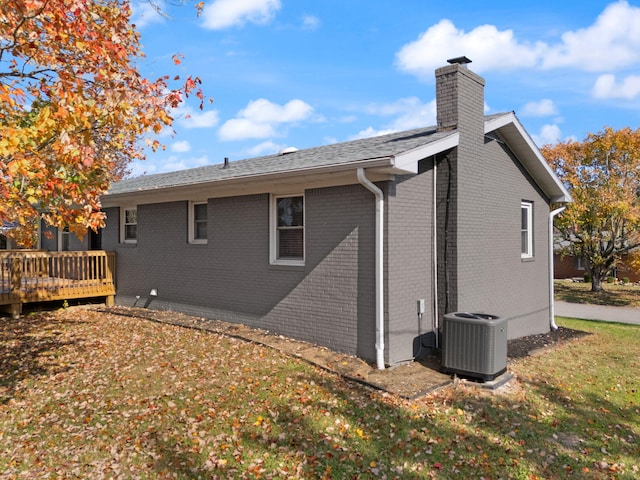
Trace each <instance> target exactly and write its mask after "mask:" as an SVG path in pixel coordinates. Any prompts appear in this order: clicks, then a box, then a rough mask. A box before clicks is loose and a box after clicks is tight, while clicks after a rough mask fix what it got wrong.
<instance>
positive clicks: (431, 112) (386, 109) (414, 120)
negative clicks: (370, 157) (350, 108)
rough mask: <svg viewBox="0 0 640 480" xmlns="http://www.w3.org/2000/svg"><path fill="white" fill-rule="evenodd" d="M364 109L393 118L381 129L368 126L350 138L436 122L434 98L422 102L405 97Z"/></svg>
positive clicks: (371, 135)
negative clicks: (427, 101)
mask: <svg viewBox="0 0 640 480" xmlns="http://www.w3.org/2000/svg"><path fill="white" fill-rule="evenodd" d="M364 110H365V112H366V113H368V114H370V115H378V116H385V117H389V116H391V117H395V118H394V119H393V120H392V121H391V122H388V123H387V124H386V125H385V126H384V127H382V128H381V129H375V128H373V127H368V128H366V129H364V130H361V131H360V132H358V133H357V134H355V135H353V136H352V137H351V139H358V138H370V137H376V136H380V135H386V134H388V133H394V132H401V131H403V130H411V129H414V128H421V127H428V126H430V125H435V123H436V102H435V100H432V101H431V102H429V103H422V102H421V101H420V99H419V98H417V97H407V98H401V99H399V100H397V101H396V102H392V103H384V104H371V105H368V106H367V107H365V109H364Z"/></svg>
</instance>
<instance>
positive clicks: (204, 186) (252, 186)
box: [101, 157, 393, 208]
mask: <svg viewBox="0 0 640 480" xmlns="http://www.w3.org/2000/svg"><path fill="white" fill-rule="evenodd" d="M392 167H393V158H392V157H381V158H374V159H367V160H362V161H358V162H350V163H348V164H333V165H323V166H320V167H305V168H299V169H295V170H287V171H281V172H269V173H260V174H249V175H239V176H236V177H231V178H220V179H214V180H207V181H202V182H192V183H188V184H178V185H170V186H162V187H156V188H146V189H140V190H130V191H125V192H118V193H106V194H105V195H103V196H102V197H101V201H102V206H103V208H108V207H112V206H119V205H122V204H123V202H132V203H153V202H155V201H158V200H157V199H159V198H161V199H162V201H170V200H174V199H185V198H186V197H197V196H198V194H199V192H205V191H206V192H207V197H206V198H210V197H212V195H213V196H220V197H227V196H234V195H249V194H257V193H265V192H271V193H274V192H276V191H277V190H290V191H293V189H295V188H296V185H297V184H300V185H315V186H325V185H326V186H329V185H331V184H333V183H335V184H336V185H339V184H344V183H345V182H347V183H357V180H356V177H355V171H356V170H357V169H358V168H365V169H371V170H375V171H376V172H379V173H380V174H383V175H385V176H388V175H389V174H390V172H389V169H390V168H392ZM352 173H353V175H351V174H352ZM351 176H353V179H351V178H350V177H351ZM345 179H347V180H345ZM185 195H186V197H185Z"/></svg>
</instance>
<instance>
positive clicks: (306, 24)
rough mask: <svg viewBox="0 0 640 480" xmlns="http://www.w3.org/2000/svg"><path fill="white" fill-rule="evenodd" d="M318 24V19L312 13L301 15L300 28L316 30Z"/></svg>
mask: <svg viewBox="0 0 640 480" xmlns="http://www.w3.org/2000/svg"><path fill="white" fill-rule="evenodd" d="M319 26H320V19H319V18H318V17H314V16H313V15H305V16H304V17H302V28H304V29H305V30H317V29H318V27H319Z"/></svg>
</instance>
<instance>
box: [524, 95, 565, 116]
mask: <svg viewBox="0 0 640 480" xmlns="http://www.w3.org/2000/svg"><path fill="white" fill-rule="evenodd" d="M520 113H521V114H522V116H524V117H548V116H551V115H557V114H558V108H557V107H556V104H555V103H553V100H551V99H549V98H545V99H542V100H540V101H538V102H528V103H526V104H525V105H524V107H522V110H521V111H520Z"/></svg>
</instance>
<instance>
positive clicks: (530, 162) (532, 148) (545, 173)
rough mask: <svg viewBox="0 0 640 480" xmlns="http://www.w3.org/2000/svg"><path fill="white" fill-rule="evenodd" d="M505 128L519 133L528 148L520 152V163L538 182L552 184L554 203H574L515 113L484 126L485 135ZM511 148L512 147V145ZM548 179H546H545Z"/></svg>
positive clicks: (497, 118)
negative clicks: (510, 128)
mask: <svg viewBox="0 0 640 480" xmlns="http://www.w3.org/2000/svg"><path fill="white" fill-rule="evenodd" d="M504 127H512V128H515V130H516V131H517V132H518V135H519V140H521V141H522V142H524V143H525V144H526V146H527V151H526V152H519V153H521V154H523V155H522V156H521V157H520V161H521V162H523V165H524V166H525V168H526V169H527V170H528V171H529V173H530V174H532V175H533V177H534V178H535V179H536V181H538V182H541V183H543V184H550V183H551V184H552V186H553V187H555V188H553V190H554V193H555V195H553V194H552V195H550V199H551V201H552V202H558V203H568V202H571V201H573V199H572V198H571V194H570V193H569V191H568V190H567V189H566V187H565V186H564V185H563V184H562V182H561V181H560V179H559V178H558V177H557V175H556V174H555V172H554V171H553V169H552V168H551V166H550V165H549V163H548V162H547V160H546V159H545V158H544V155H542V152H540V149H539V148H538V146H537V145H536V144H535V142H534V141H533V139H532V138H531V136H530V135H529V133H528V132H527V131H526V130H525V128H524V127H523V126H522V124H521V123H520V121H519V120H518V117H516V115H515V113H513V112H509V113H505V114H504V115H501V116H499V117H496V118H493V119H491V120H489V121H487V122H485V124H484V133H485V135H486V134H487V133H491V132H493V131H496V130H500V129H501V128H504ZM510 147H511V145H510ZM545 177H546V178H545Z"/></svg>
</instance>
